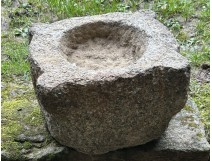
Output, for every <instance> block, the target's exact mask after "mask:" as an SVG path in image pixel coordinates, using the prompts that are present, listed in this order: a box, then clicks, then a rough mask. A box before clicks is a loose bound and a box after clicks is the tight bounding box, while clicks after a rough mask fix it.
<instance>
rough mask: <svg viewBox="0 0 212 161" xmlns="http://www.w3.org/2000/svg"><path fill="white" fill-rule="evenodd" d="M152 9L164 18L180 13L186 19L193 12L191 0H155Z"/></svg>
mask: <svg viewBox="0 0 212 161" xmlns="http://www.w3.org/2000/svg"><path fill="white" fill-rule="evenodd" d="M155 4H156V5H155V7H154V10H155V11H156V12H157V13H158V14H159V15H162V16H163V17H165V18H171V17H173V16H174V15H179V14H180V15H181V16H182V17H184V18H186V19H188V18H190V17H191V16H192V14H193V13H194V5H193V4H194V3H193V1H192V0H156V1H155Z"/></svg>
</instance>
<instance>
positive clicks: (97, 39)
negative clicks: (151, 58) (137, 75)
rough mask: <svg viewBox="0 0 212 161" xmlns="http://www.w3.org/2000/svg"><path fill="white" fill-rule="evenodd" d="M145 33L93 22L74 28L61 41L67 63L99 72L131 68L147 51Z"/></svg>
mask: <svg viewBox="0 0 212 161" xmlns="http://www.w3.org/2000/svg"><path fill="white" fill-rule="evenodd" d="M146 44H147V36H146V33H145V31H141V30H139V29H137V28H135V27H132V26H127V25H123V24H122V23H118V22H107V23H106V22H101V21H98V22H93V23H87V24H84V25H81V26H79V27H75V28H73V29H71V30H69V31H68V32H66V33H65V35H64V36H63V37H62V39H61V41H60V46H61V49H62V51H63V55H64V56H65V57H66V59H67V60H68V61H69V62H71V63H73V64H75V65H76V66H78V67H82V68H86V69H92V70H99V69H109V68H120V67H124V66H128V65H129V64H131V63H134V62H135V61H136V60H137V59H139V58H140V57H141V56H142V54H143V53H144V51H145V50H146V46H147V45H146Z"/></svg>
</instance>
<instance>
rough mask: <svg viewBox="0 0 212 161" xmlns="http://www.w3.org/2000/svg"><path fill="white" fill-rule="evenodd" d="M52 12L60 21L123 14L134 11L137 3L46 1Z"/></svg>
mask: <svg viewBox="0 0 212 161" xmlns="http://www.w3.org/2000/svg"><path fill="white" fill-rule="evenodd" d="M47 3H48V5H49V6H50V9H51V11H52V12H54V13H55V14H56V15H57V16H58V17H59V18H60V19H63V18H67V17H76V16H85V15H96V14H103V13H108V12H117V11H119V12H124V11H126V10H129V8H131V9H135V8H136V7H137V3H136V2H134V1H133V0H131V1H129V3H125V2H123V1H122V0H111V1H108V0H81V1H77V0H74V1H73V0H47Z"/></svg>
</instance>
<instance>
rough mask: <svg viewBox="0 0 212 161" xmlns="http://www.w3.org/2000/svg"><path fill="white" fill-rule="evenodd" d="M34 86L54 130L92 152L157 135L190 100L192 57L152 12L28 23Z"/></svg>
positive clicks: (58, 136) (60, 138)
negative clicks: (180, 50) (188, 99)
mask: <svg viewBox="0 0 212 161" xmlns="http://www.w3.org/2000/svg"><path fill="white" fill-rule="evenodd" d="M31 35H33V36H32V37H31V44H30V56H29V59H30V64H31V73H32V80H33V84H34V88H35V91H36V94H37V98H38V101H39V104H40V106H41V108H42V111H43V113H44V115H45V119H46V122H47V125H48V129H49V131H50V133H51V135H52V136H53V137H54V138H55V139H56V140H57V141H58V142H60V143H61V144H63V145H66V146H69V147H72V148H74V149H76V150H78V151H80V152H83V153H87V154H103V153H107V152H109V151H114V150H116V149H120V148H125V147H133V146H137V145H141V144H145V143H147V142H149V141H151V140H153V139H157V138H159V137H160V136H161V135H162V133H163V132H164V131H165V129H166V127H167V125H168V123H169V121H170V119H171V118H172V116H173V115H175V114H176V113H177V112H179V111H180V110H181V109H182V108H183V107H184V105H185V103H186V100H187V90H188V84H189V77H190V67H189V64H188V61H187V60H186V59H185V58H184V57H183V56H181V55H180V54H179V53H178V52H179V51H178V49H179V45H178V44H177V42H176V40H175V39H174V37H173V35H172V34H171V33H170V32H169V31H168V30H167V28H166V27H165V26H163V25H162V24H161V23H160V22H159V21H157V20H156V19H155V18H154V13H153V12H150V11H148V12H147V11H145V12H142V11H139V12H135V13H109V14H105V15H97V16H91V17H89V16H88V17H77V18H72V19H66V20H62V21H58V22H55V23H53V24H36V25H34V26H33V27H32V28H31Z"/></svg>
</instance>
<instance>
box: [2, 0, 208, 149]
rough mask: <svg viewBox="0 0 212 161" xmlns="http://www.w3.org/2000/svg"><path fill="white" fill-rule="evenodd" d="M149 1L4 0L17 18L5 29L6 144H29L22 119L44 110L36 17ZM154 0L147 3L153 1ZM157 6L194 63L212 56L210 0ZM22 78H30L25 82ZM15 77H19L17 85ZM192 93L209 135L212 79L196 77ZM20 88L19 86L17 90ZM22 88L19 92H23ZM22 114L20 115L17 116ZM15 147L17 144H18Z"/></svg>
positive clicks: (165, 1) (164, 1)
mask: <svg viewBox="0 0 212 161" xmlns="http://www.w3.org/2000/svg"><path fill="white" fill-rule="evenodd" d="M20 2H21V1H20ZM141 2H143V1H139V0H125V1H122V0H29V1H28V2H25V3H20V5H19V6H18V7H13V8H12V7H11V6H12V4H13V0H2V6H3V7H4V8H5V9H6V10H5V12H6V13H3V15H5V14H9V16H10V19H11V22H10V27H9V30H8V31H3V32H2V36H1V37H2V43H1V46H2V78H3V79H2V81H3V86H5V87H4V89H3V90H2V105H3V108H2V119H3V120H4V119H8V120H9V121H8V123H7V124H6V123H2V147H3V149H8V148H9V149H8V150H9V151H14V152H15V151H16V150H15V149H18V150H20V149H21V148H23V146H26V147H30V145H28V143H25V144H26V145H22V144H18V143H17V142H14V141H13V140H12V137H13V136H15V135H17V134H19V133H20V132H21V131H22V130H23V126H22V125H21V124H19V123H20V122H21V121H20V120H22V121H23V122H28V123H29V124H30V125H31V126H33V125H36V124H41V123H42V120H41V118H40V111H39V108H38V105H37V104H34V103H33V100H35V99H36V98H35V96H34V93H33V90H32V89H30V90H29V85H28V84H29V82H28V80H30V76H29V75H30V74H29V73H30V72H29V70H30V68H29V63H28V60H27V55H28V29H29V26H30V25H31V24H32V23H33V22H50V23H51V22H53V21H56V20H59V19H64V18H69V17H74V16H85V15H95V14H103V13H107V12H115V11H121V12H127V11H129V10H131V11H135V10H136V9H137V8H138V7H139V5H140V4H141ZM146 4H149V2H145V6H146V7H149V6H150V5H146ZM152 9H153V10H154V11H155V12H156V13H157V19H158V20H160V21H161V22H162V23H163V24H164V25H166V26H167V27H168V28H169V29H170V30H171V32H172V33H173V34H174V36H175V37H176V38H177V40H178V42H179V44H180V45H181V53H182V54H183V55H184V56H186V57H187V58H188V59H189V61H190V62H191V65H192V68H194V69H195V68H199V67H200V65H201V64H202V63H209V59H210V54H209V53H210V48H209V46H210V40H209V39H210V30H209V29H210V28H209V22H210V19H209V17H210V12H209V11H210V4H209V0H193V1H192V0H155V1H153V5H152ZM194 19H195V20H197V24H196V25H195V26H196V28H195V31H194V35H193V36H192V37H190V36H189V35H188V33H187V32H185V31H184V30H183V26H185V24H187V23H189V22H190V21H191V20H194ZM19 80H25V81H22V82H21V83H20V82H19ZM10 83H13V85H12V86H11V85H10ZM190 90H191V92H190V97H192V99H193V100H194V101H195V102H196V103H197V106H198V108H199V109H200V112H201V119H202V122H203V123H204V125H205V128H206V133H207V136H208V140H209V128H210V126H209V107H210V106H209V98H210V93H209V91H210V90H209V84H208V83H201V82H197V81H196V80H195V78H194V77H192V80H191V84H190ZM14 91H15V92H14ZM20 91H22V92H21V94H14V93H19V92H20ZM18 108H23V109H27V108H29V109H30V108H32V109H31V111H29V115H28V116H23V118H22V117H21V116H18V115H16V114H17V109H18ZM32 118H34V119H32ZM17 120H19V121H17ZM13 147H14V148H13ZM11 148H12V149H11Z"/></svg>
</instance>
